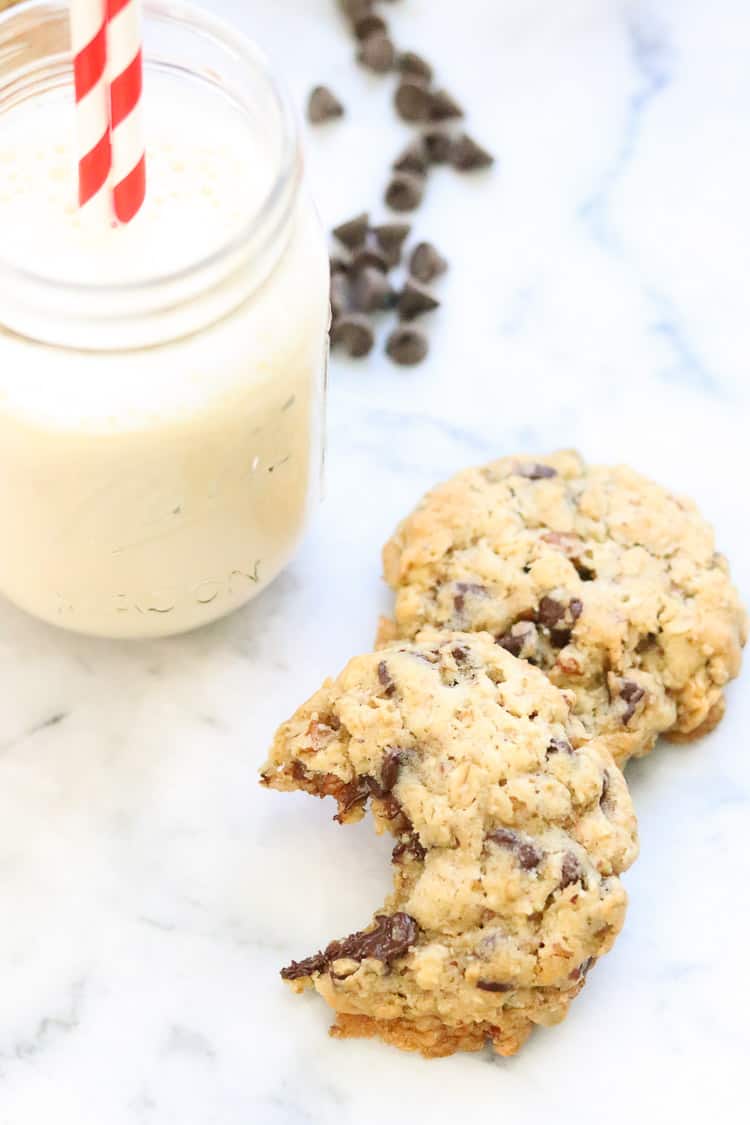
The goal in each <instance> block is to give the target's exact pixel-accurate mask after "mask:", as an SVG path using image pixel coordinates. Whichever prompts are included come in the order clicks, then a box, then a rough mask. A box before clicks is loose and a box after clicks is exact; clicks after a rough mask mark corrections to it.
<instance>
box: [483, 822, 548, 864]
mask: <svg viewBox="0 0 750 1125" xmlns="http://www.w3.org/2000/svg"><path fill="white" fill-rule="evenodd" d="M487 839H488V840H490V841H491V842H492V843H493V844H498V845H499V846H500V847H501V848H507V849H508V850H509V851H512V852H513V853H514V854H515V856H516V858H517V859H518V862H519V864H520V866H521V867H522V868H523V870H524V871H531V870H533V868H535V867H538V866H539V864H540V863H541V862H542V860H543V858H544V855H543V853H542V852H541V851H540V850H539V848H537V847H536V845H534V844H531V843H529V842H528V840H524V839H523V837H522V836H520V835H519V834H518V832H514V831H513V829H512V828H495V829H493V831H492V832H488V833H487Z"/></svg>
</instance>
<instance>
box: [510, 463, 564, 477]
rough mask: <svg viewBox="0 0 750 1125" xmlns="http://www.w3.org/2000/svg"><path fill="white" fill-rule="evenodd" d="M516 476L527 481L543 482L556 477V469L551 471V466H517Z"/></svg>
mask: <svg viewBox="0 0 750 1125" xmlns="http://www.w3.org/2000/svg"><path fill="white" fill-rule="evenodd" d="M516 474H517V475H518V476H519V477H526V479H527V480H545V479H546V478H548V477H556V476H557V469H553V468H552V466H551V465H534V464H527V465H517V466H516Z"/></svg>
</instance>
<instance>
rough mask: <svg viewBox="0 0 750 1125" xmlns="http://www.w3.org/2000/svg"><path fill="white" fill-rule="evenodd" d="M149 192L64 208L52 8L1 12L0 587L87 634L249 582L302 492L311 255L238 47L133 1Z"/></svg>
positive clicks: (143, 623) (273, 105)
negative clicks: (117, 203) (116, 223)
mask: <svg viewBox="0 0 750 1125" xmlns="http://www.w3.org/2000/svg"><path fill="white" fill-rule="evenodd" d="M145 12H146V15H145V91H144V102H145V106H146V122H147V137H146V140H147V156H148V177H149V182H148V192H147V199H146V204H145V206H144V208H143V210H142V211H141V213H140V214H139V215H138V217H137V218H136V219H135V220H134V222H132V223H131V224H130V225H129V226H127V227H121V228H117V229H115V228H113V227H112V228H109V227H105V228H104V229H102V228H101V226H98V225H97V224H96V223H94V222H93V221H91V219H90V217H89V216H87V213H86V209H84V210H83V211H79V210H78V209H77V207H76V202H75V195H76V149H75V137H74V135H73V127H74V119H73V114H72V104H73V96H72V90H71V82H72V69H71V59H70V53H69V48H68V27H67V5H66V4H65V3H63V2H62V0H56V2H55V0H53V2H42V0H39V2H37V3H34V4H31V5H28V4H27V5H22V6H21V8H20V9H18V10H16V11H13V10H11V11H10V12H9V13H7V14H5V15H4V16H3V17H1V18H0V527H1V528H2V543H3V546H2V550H1V551H0V593H2V594H3V595H5V596H6V597H8V598H10V599H11V600H12V601H14V602H16V603H17V604H18V605H19V606H21V607H23V608H24V609H26V610H28V611H29V612H31V613H34V614H36V615H37V616H39V617H41V618H44V619H45V620H47V621H50V622H55V623H57V624H60V625H64V626H66V627H67V628H71V629H75V630H78V631H81V632H87V633H92V634H97V635H102V636H124V637H141V636H157V635H164V634H168V633H176V632H181V631H184V630H187V629H192V628H194V627H196V626H198V625H201V624H204V623H206V622H209V621H211V620H214V619H215V618H217V617H219V616H221V615H223V614H225V613H227V612H229V611H230V610H232V609H234V608H236V607H237V606H239V605H241V604H242V603H244V602H245V601H247V600H248V599H249V598H251V597H253V596H255V595H256V594H257V593H258V592H259V591H260V590H262V589H263V588H264V587H265V586H266V585H267V584H268V583H269V582H270V581H271V580H272V579H273V578H274V577H275V576H276V575H277V574H278V573H279V571H280V570H281V569H282V568H283V567H284V566H285V565H286V563H287V562H288V561H289V559H290V558H291V557H292V555H293V553H294V551H295V549H296V548H297V546H298V544H299V542H300V539H301V536H302V533H303V530H304V527H305V523H306V520H307V517H308V514H309V512H310V510H311V507H312V505H313V503H314V502H315V500H316V499H317V496H318V490H319V477H320V465H321V459H322V449H323V416H324V396H325V363H326V350H327V349H326V342H327V325H328V266H327V255H326V248H325V239H324V236H323V232H322V230H321V228H320V224H319V222H318V219H317V216H316V214H315V211H314V208H313V206H312V204H311V202H310V200H309V198H308V196H307V194H306V191H305V187H304V183H303V181H302V171H301V159H300V152H299V143H298V138H297V133H296V128H295V125H294V119H293V115H292V114H291V113H290V110H289V107H288V105H287V102H286V100H285V98H284V96H283V94H281V93H280V91H279V89H278V86H277V84H276V83H275V81H274V80H273V78H272V76H271V75H270V73H269V70H268V68H267V65H266V64H265V62H264V60H263V58H262V56H261V55H260V54H259V52H258V51H257V50H256V49H255V48H254V47H253V46H252V45H251V44H250V43H249V42H247V41H246V40H244V39H243V38H242V37H241V36H238V35H237V34H236V33H235V32H233V31H232V30H231V29H230V28H229V27H227V25H225V24H223V23H222V22H220V21H216V20H214V19H213V17H211V16H210V15H209V14H208V13H206V12H203V11H200V10H198V9H196V8H193V7H191V6H190V5H187V4H180V3H174V2H165V0H152V2H151V3H147V4H146V8H145Z"/></svg>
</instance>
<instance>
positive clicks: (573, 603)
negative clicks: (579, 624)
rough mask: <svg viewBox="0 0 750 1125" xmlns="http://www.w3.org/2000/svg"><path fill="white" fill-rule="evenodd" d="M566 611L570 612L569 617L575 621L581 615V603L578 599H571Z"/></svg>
mask: <svg viewBox="0 0 750 1125" xmlns="http://www.w3.org/2000/svg"><path fill="white" fill-rule="evenodd" d="M568 609H569V610H570V616H571V617H572V618H573V620H574V621H577V620H578V618H579V617H580V616H581V614H582V613H583V602H582V601H581V599H580V598H571V599H570V604H569V605H568Z"/></svg>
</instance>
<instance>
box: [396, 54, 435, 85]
mask: <svg viewBox="0 0 750 1125" xmlns="http://www.w3.org/2000/svg"><path fill="white" fill-rule="evenodd" d="M397 66H398V69H399V70H400V71H401V73H402V74H403V75H405V76H406V77H408V78H413V79H416V80H417V81H422V82H431V81H432V67H431V66H430V64H429V63H428V62H427V60H426V59H423V58H422V56H421V55H418V54H417V53H416V52H415V51H402V52H401V54H400V55H399V56H398V62H397Z"/></svg>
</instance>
